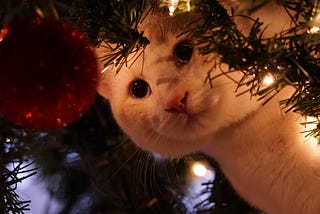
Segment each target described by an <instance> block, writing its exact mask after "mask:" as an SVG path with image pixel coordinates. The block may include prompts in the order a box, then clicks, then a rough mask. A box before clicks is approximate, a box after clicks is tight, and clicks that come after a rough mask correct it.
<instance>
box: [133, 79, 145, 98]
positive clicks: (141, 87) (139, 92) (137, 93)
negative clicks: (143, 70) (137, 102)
mask: <svg viewBox="0 0 320 214" xmlns="http://www.w3.org/2000/svg"><path fill="white" fill-rule="evenodd" d="M130 94H131V96H132V97H134V98H137V99H142V98H144V97H147V96H149V94H150V86H149V84H148V83H147V82H146V81H144V80H142V79H137V80H134V81H133V82H132V83H131V85H130Z"/></svg>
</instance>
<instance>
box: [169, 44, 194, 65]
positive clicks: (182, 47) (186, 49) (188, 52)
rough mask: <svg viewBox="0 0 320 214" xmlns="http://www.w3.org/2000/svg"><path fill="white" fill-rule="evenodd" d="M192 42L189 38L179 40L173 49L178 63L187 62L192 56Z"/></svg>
mask: <svg viewBox="0 0 320 214" xmlns="http://www.w3.org/2000/svg"><path fill="white" fill-rule="evenodd" d="M192 53H193V43H192V42H191V41H189V40H186V41H182V42H179V43H178V44H177V45H176V46H175V47H174V49H173V55H174V56H175V58H176V60H177V61H178V62H180V63H183V64H185V63H187V62H189V60H190V59H191V57H192Z"/></svg>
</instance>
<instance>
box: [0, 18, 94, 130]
mask: <svg viewBox="0 0 320 214" xmlns="http://www.w3.org/2000/svg"><path fill="white" fill-rule="evenodd" d="M0 73H1V77H0V114H1V115H2V116H3V117H4V118H6V119H7V120H9V121H11V122H13V123H16V124H18V125H21V126H23V127H25V128H31V129H53V128H60V127H65V126H68V125H70V124H71V123H73V122H75V121H76V120H78V119H80V117H81V115H82V114H83V113H84V112H85V111H86V110H87V109H88V108H89V107H90V105H91V103H92V102H93V100H94V98H95V95H96V88H97V84H98V76H99V74H98V73H99V72H98V63H97V58H96V56H95V53H94V51H93V48H92V47H91V44H90V42H89V40H88V38H87V37H86V36H85V35H84V34H83V33H81V32H80V31H79V30H77V29H76V28H74V27H72V26H71V25H70V24H68V23H66V22H63V21H57V20H54V19H51V18H44V19H40V18H35V19H32V20H26V21H16V22H13V23H11V24H10V25H8V26H7V27H6V28H3V29H2V30H1V32H0Z"/></svg>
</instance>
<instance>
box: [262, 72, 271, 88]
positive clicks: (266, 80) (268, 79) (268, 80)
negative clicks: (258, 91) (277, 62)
mask: <svg viewBox="0 0 320 214" xmlns="http://www.w3.org/2000/svg"><path fill="white" fill-rule="evenodd" d="M273 83H274V77H273V76H272V75H271V74H267V75H266V76H265V77H264V78H263V81H262V84H263V86H266V87H267V86H271V85H272V84H273Z"/></svg>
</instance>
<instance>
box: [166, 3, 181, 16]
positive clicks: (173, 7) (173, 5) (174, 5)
mask: <svg viewBox="0 0 320 214" xmlns="http://www.w3.org/2000/svg"><path fill="white" fill-rule="evenodd" d="M178 4H179V0H169V1H168V8H169V15H170V16H173V13H174V11H175V10H176V9H177V7H178Z"/></svg>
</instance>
